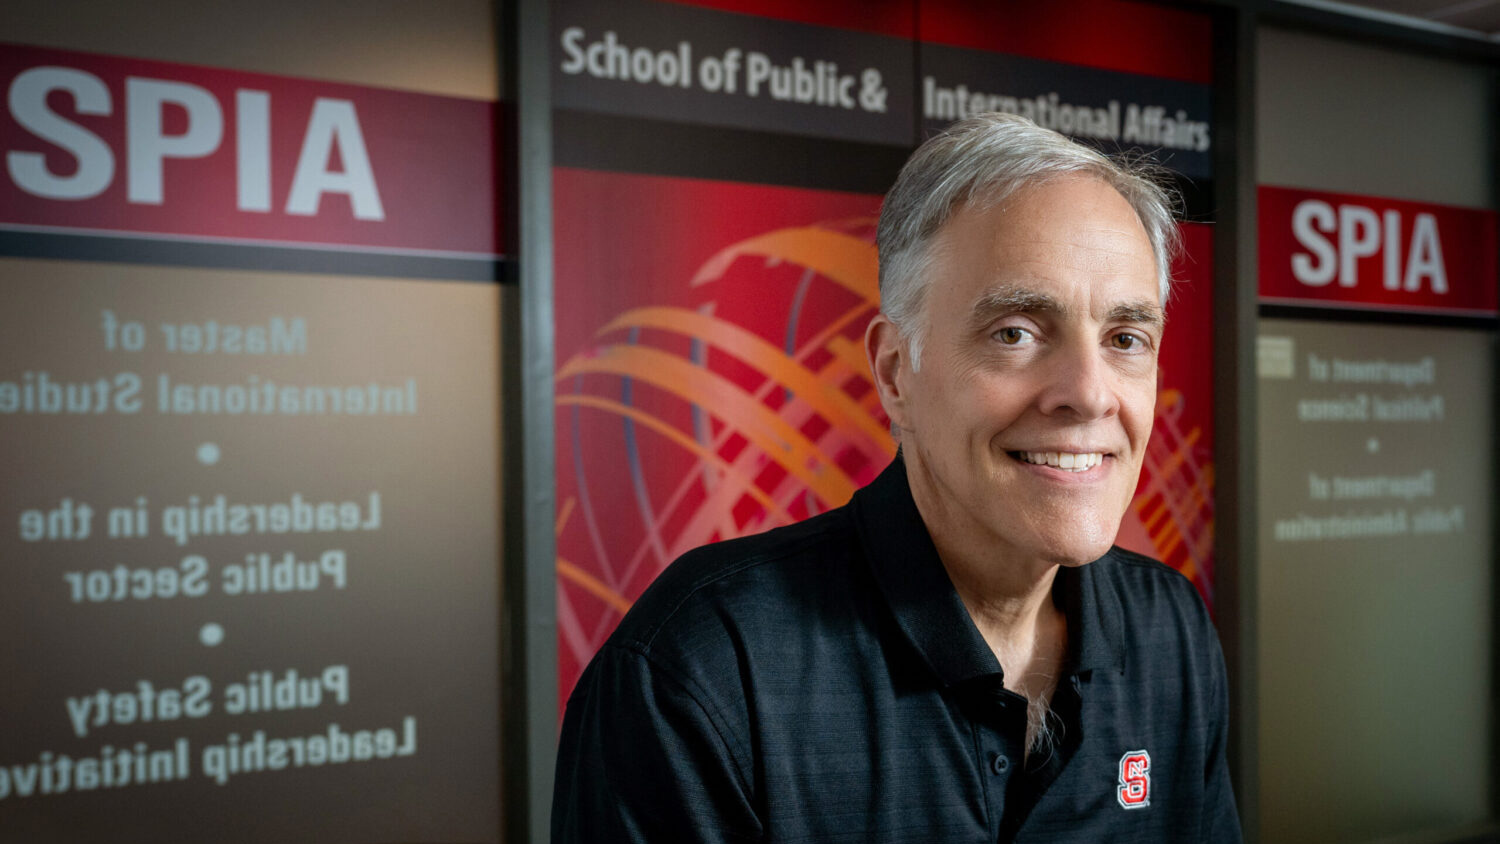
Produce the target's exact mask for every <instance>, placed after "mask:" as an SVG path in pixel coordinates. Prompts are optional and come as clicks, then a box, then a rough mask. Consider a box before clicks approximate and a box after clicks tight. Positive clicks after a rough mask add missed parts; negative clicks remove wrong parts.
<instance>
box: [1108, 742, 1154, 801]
mask: <svg viewBox="0 0 1500 844" xmlns="http://www.w3.org/2000/svg"><path fill="white" fill-rule="evenodd" d="M1115 797H1116V798H1117V799H1119V801H1120V805H1121V806H1123V807H1125V808H1126V809H1144V808H1146V807H1147V806H1150V805H1151V754H1149V753H1147V752H1146V751H1144V750H1132V751H1130V752H1129V753H1126V754H1125V755H1124V756H1121V757H1120V789H1119V790H1118V791H1116V792H1115Z"/></svg>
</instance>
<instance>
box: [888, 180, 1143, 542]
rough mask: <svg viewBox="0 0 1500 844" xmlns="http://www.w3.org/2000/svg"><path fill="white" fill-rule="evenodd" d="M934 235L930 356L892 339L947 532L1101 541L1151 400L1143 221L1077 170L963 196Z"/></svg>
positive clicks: (924, 480) (917, 477)
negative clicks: (1001, 195)
mask: <svg viewBox="0 0 1500 844" xmlns="http://www.w3.org/2000/svg"><path fill="white" fill-rule="evenodd" d="M933 250H934V251H933V261H932V263H931V265H930V266H931V269H930V276H929V280H930V283H929V285H928V288H927V294H926V301H925V305H924V307H925V311H924V313H923V315H922V316H923V317H924V318H925V326H924V328H923V330H925V332H926V342H925V344H924V347H923V351H922V358H921V360H920V362H919V363H920V368H919V369H916V370H915V371H913V367H912V366H911V362H910V360H909V358H908V357H907V356H906V355H905V354H901V355H900V357H899V361H898V362H897V363H896V364H895V365H894V366H893V367H892V369H891V371H892V373H893V377H894V378H895V385H894V386H895V391H894V395H893V396H889V397H888V398H892V399H894V400H893V401H887V410H888V411H891V412H892V419H893V421H895V422H896V424H897V425H898V426H899V427H900V428H901V441H902V450H903V452H904V453H905V454H906V462H907V471H908V475H909V477H910V479H911V484H912V492H913V496H914V497H915V498H916V500H917V504H918V506H919V508H920V509H921V511H922V515H923V517H924V519H926V520H927V522H928V526H929V528H930V529H931V530H932V532H933V535H934V539H935V540H936V541H937V543H938V547H939V550H947V548H954V549H958V550H960V551H961V552H962V551H963V549H968V550H969V552H977V553H980V554H985V555H988V554H994V553H1000V554H1004V555H1005V557H1006V558H1015V559H1029V560H1035V561H1039V562H1046V563H1048V564H1053V563H1061V564H1065V565H1076V564H1081V563H1085V562H1088V561H1090V560H1094V559H1097V558H1098V557H1100V556H1101V555H1103V554H1104V552H1105V551H1106V550H1108V548H1109V546H1110V544H1111V543H1112V542H1113V540H1114V536H1115V534H1116V532H1117V531H1118V530H1119V525H1120V519H1121V517H1122V516H1123V515H1124V513H1125V508H1126V507H1127V506H1128V505H1129V503H1130V499H1131V496H1132V494H1133V493H1134V491H1135V485H1136V479H1137V478H1138V477H1139V475H1140V470H1141V460H1142V457H1143V456H1144V454H1145V450H1146V441H1147V439H1148V438H1149V437H1150V435H1151V422H1152V417H1153V415H1154V409H1155V404H1156V359H1157V351H1158V349H1159V348H1160V344H1161V337H1162V327H1163V318H1164V317H1163V313H1162V309H1161V305H1160V300H1159V291H1158V287H1157V275H1156V264H1155V259H1154V257H1153V254H1152V251H1151V244H1150V241H1149V239H1148V238H1147V236H1146V232H1145V229H1144V228H1143V227H1142V225H1141V223H1140V221H1139V219H1138V218H1137V216H1136V214H1135V212H1134V211H1133V210H1132V209H1131V207H1130V205H1129V204H1128V203H1127V202H1126V201H1125V199H1124V198H1123V197H1122V196H1120V194H1119V193H1118V192H1117V191H1115V190H1114V189H1113V188H1111V187H1109V186H1108V185H1106V184H1104V183H1103V182H1100V181H1098V180H1095V179H1091V178H1083V177H1070V178H1062V179H1058V180H1055V181H1051V182H1046V183H1043V184H1042V185H1040V186H1034V187H1031V188H1028V189H1025V190H1023V191H1020V192H1018V193H1016V194H1014V195H1012V196H1011V197H1010V199H1008V200H1007V201H1006V202H1004V203H1002V204H1000V205H998V206H996V207H992V208H989V209H984V208H977V207H973V206H964V207H963V208H962V209H961V210H960V211H959V212H958V213H957V214H956V215H954V216H953V217H952V218H951V219H950V220H949V222H948V223H947V224H946V225H945V226H944V227H943V228H942V229H941V230H940V231H939V232H938V235H937V237H936V238H935V240H934V243H933ZM891 334H894V332H891ZM945 546H946V547H945Z"/></svg>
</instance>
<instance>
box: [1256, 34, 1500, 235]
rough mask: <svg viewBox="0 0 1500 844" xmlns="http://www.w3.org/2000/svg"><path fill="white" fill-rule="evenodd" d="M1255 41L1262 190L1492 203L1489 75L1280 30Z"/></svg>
mask: <svg viewBox="0 0 1500 844" xmlns="http://www.w3.org/2000/svg"><path fill="white" fill-rule="evenodd" d="M1259 43H1260V47H1259V53H1258V54H1257V56H1256V76H1257V80H1256V88H1257V90H1258V91H1259V101H1258V102H1257V103H1256V139H1255V140H1256V166H1257V168H1258V169H1259V180H1260V183H1261V184H1265V185H1285V186H1289V187H1303V188H1316V189H1320V190H1328V191H1341V192H1346V193H1364V194H1374V195H1376V196H1387V197H1395V198H1400V199H1414V200H1420V201H1424V202H1441V203H1446V204H1449V205H1467V206H1475V207H1485V206H1488V205H1489V204H1490V201H1491V197H1490V189H1491V185H1492V184H1493V176H1492V174H1493V173H1494V166H1495V162H1493V161H1492V160H1491V159H1490V150H1491V149H1492V147H1491V146H1490V129H1489V121H1488V111H1487V108H1488V107H1487V105H1486V103H1487V97H1488V85H1487V83H1486V80H1485V73H1484V72H1483V71H1482V70H1480V69H1477V68H1474V67H1469V66H1466V65H1461V64H1457V63H1454V62H1447V61H1441V60H1438V59H1430V58H1424V57H1419V56H1413V55H1410V54H1407V53H1398V52H1394V51H1391V50H1384V49H1379V48H1375V47H1368V46H1363V45H1358V44H1354V43H1350V42H1344V41H1335V40H1332V39H1327V38H1320V37H1317V36H1312V35H1304V34H1301V33H1293V32H1286V31H1283V30H1278V29H1269V28H1267V29H1262V30H1261V32H1260V33H1259Z"/></svg>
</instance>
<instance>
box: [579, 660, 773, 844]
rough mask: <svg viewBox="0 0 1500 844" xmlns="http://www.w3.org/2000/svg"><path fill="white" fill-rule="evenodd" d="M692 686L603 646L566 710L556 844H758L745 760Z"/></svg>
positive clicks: (676, 675)
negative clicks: (660, 843) (677, 843)
mask: <svg viewBox="0 0 1500 844" xmlns="http://www.w3.org/2000/svg"><path fill="white" fill-rule="evenodd" d="M695 691H698V690H695V689H693V688H692V682H691V681H690V680H688V679H687V678H685V677H684V676H683V675H681V674H679V673H677V672H674V671H672V670H671V669H670V668H668V667H665V666H662V665H658V664H655V663H653V662H652V660H651V659H650V658H649V657H648V656H647V655H645V654H642V653H639V652H637V651H636V650H634V649H631V648H628V647H622V646H619V645H607V646H606V647H605V648H604V650H602V651H600V653H599V654H598V655H597V656H596V657H595V658H594V660H593V662H592V663H590V665H589V668H588V670H587V671H586V672H585V673H584V675H583V677H582V678H581V679H580V680H579V684H578V687H577V689H575V691H574V693H573V695H572V697H571V698H570V699H569V701H568V707H567V713H566V715H565V716H564V719H563V728H562V735H561V739H560V744H559V749H558V761H557V780H556V783H555V787H554V790H553V802H552V840H553V842H554V844H584V842H588V844H596V843H602V842H745V841H757V840H759V839H760V836H761V831H762V827H761V823H760V820H759V818H758V817H757V814H756V812H755V809H754V801H753V798H752V790H751V786H750V780H751V777H752V776H753V774H752V772H751V771H750V769H749V766H748V763H747V760H744V759H741V758H738V757H737V755H736V754H735V753H734V752H732V751H731V747H730V743H729V741H727V740H726V734H727V731H726V730H725V729H724V728H725V726H726V725H725V724H724V723H723V721H722V718H721V717H720V716H719V714H718V713H717V712H714V711H713V710H712V707H711V706H707V705H705V703H704V702H703V699H704V695H702V694H695Z"/></svg>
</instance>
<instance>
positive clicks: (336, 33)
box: [0, 0, 500, 99]
mask: <svg viewBox="0 0 1500 844" xmlns="http://www.w3.org/2000/svg"><path fill="white" fill-rule="evenodd" d="M5 7H6V9H5V15H4V23H3V24H0V40H3V41H10V42H13V43H20V44H34V45H37V46H44V47H59V48H62V49H68V50H83V51H88V52H95V53H108V54H111V55H119V56H134V57H137V58H144V59H158V60H162V61H174V62H187V63H191V64H205V65H213V66H215V67H231V68H236V69H239V70H250V71H258V72H262V73H277V74H283V75H286V76H302V77H308V78H313V79H327V80H334V81H338V82H351V83H355V84H359V85H375V86H380V87H386V88H403V89H406V90H411V91H421V92H424V93H429V94H447V95H450V96H458V97H473V98H477V99H496V98H498V92H499V90H500V84H499V60H498V57H497V47H496V44H497V39H496V35H495V32H496V10H495V4H494V2H492V0H431V2H429V0H423V2H420V3H418V2H412V0H255V2H244V0H212V2H195V0H155V2H149V3H147V2H140V0H135V1H134V2H130V1H128V0H127V2H119V0H115V2H111V0H7V2H6V3H5Z"/></svg>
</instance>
